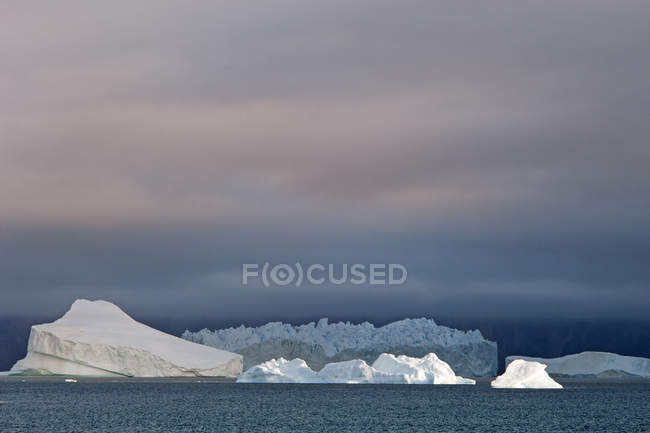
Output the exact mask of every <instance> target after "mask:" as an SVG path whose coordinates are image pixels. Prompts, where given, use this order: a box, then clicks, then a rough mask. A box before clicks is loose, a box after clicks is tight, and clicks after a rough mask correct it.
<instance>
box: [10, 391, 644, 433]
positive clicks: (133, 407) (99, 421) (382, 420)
mask: <svg viewBox="0 0 650 433" xmlns="http://www.w3.org/2000/svg"><path fill="white" fill-rule="evenodd" d="M564 385H565V389H564V390H496V389H491V388H490V387H489V383H487V382H482V383H479V384H478V385H476V386H431V385H272V384H268V385H256V384H235V383H219V382H215V381H203V382H196V381H177V380H171V381H129V380H124V381H108V380H94V381H91V380H84V379H80V380H79V382H78V383H64V382H63V379H62V378H58V379H56V380H27V381H25V382H21V381H20V380H16V379H11V380H8V379H6V378H5V379H4V380H0V432H2V433H8V432H38V433H46V432H140V431H147V432H149V431H151V432H190V431H196V432H272V431H279V432H294V431H331V432H393V431H400V432H401V431H404V432H418V431H422V432H574V431H589V432H596V431H597V432H645V431H650V383H648V382H645V383H623V384H622V383H611V382H609V383H577V382H576V383H566V382H565V383H564Z"/></svg>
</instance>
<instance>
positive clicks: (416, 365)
mask: <svg viewBox="0 0 650 433" xmlns="http://www.w3.org/2000/svg"><path fill="white" fill-rule="evenodd" d="M372 366H373V367H374V368H375V369H376V370H378V371H380V372H384V373H390V374H403V375H404V376H405V379H406V383H417V384H428V383H432V384H434V385H474V384H475V383H476V382H475V381H474V380H473V379H466V378H464V377H460V376H456V374H455V373H454V370H452V368H451V367H450V366H449V364H447V363H446V362H444V361H442V360H441V359H439V358H438V357H437V356H436V354H435V353H429V354H428V355H426V356H423V357H422V358H412V357H410V356H406V355H400V356H395V355H392V354H390V353H382V354H381V355H379V358H377V360H376V361H375V362H374V363H373V364H372Z"/></svg>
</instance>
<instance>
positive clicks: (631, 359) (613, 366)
mask: <svg viewBox="0 0 650 433" xmlns="http://www.w3.org/2000/svg"><path fill="white" fill-rule="evenodd" d="M515 358H518V359H525V360H527V361H537V362H541V363H544V364H546V365H547V366H548V368H547V369H546V371H547V372H549V373H550V374H557V375H563V376H596V377H625V376H638V377H647V378H650V359H648V358H640V357H635V356H623V355H618V354H616V353H609V352H582V353H576V354H573V355H566V356H561V357H559V358H533V357H528V356H516V357H514V356H508V357H507V358H506V364H508V363H509V362H512V361H513V360H514V359H515Z"/></svg>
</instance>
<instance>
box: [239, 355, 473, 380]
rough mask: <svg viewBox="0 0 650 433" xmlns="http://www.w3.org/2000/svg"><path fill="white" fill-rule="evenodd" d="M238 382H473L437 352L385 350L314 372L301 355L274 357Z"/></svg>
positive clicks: (252, 369)
mask: <svg viewBox="0 0 650 433" xmlns="http://www.w3.org/2000/svg"><path fill="white" fill-rule="evenodd" d="M237 382H238V383H347V384H362V383H384V384H431V385H473V384H475V383H476V382H475V381H474V380H472V379H466V378H464V377H460V376H456V374H455V373H454V371H453V370H452V368H451V367H450V366H449V364H447V363H446V362H444V361H441V360H440V359H439V358H438V357H437V356H436V354H435V353H429V354H427V355H426V356H424V357H422V358H413V357H409V356H405V355H401V356H395V355H392V354H389V353H382V354H381V355H380V356H379V357H378V358H377V359H376V360H375V362H374V363H373V364H372V366H371V365H368V364H367V363H366V362H365V361H364V360H362V359H353V360H349V361H341V362H334V363H329V364H326V365H325V366H324V367H323V368H322V369H321V370H320V371H319V372H315V371H314V370H312V369H311V368H309V366H308V365H307V363H306V362H305V361H304V360H302V359H293V360H291V361H288V360H286V359H284V358H279V359H271V360H269V361H266V362H263V363H261V364H259V365H256V366H254V367H251V368H249V369H248V370H246V371H245V372H244V373H243V374H242V375H241V376H239V378H237Z"/></svg>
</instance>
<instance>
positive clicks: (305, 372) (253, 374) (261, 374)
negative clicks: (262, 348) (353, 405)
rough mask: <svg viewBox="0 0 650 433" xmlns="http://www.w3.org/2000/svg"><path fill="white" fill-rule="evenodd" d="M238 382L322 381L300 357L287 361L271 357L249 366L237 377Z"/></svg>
mask: <svg viewBox="0 0 650 433" xmlns="http://www.w3.org/2000/svg"><path fill="white" fill-rule="evenodd" d="M237 382H239V383H323V380H322V379H321V377H320V376H319V375H318V373H316V372H315V371H313V370H312V369H311V368H309V366H308V365H307V363H306V362H305V361H303V360H302V359H293V360H291V361H287V360H286V359H284V358H280V359H271V360H270V361H266V362H263V363H262V364H260V365H256V366H254V367H251V368H249V369H248V370H246V371H245V372H244V373H242V374H241V375H240V376H239V377H238V378H237Z"/></svg>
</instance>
